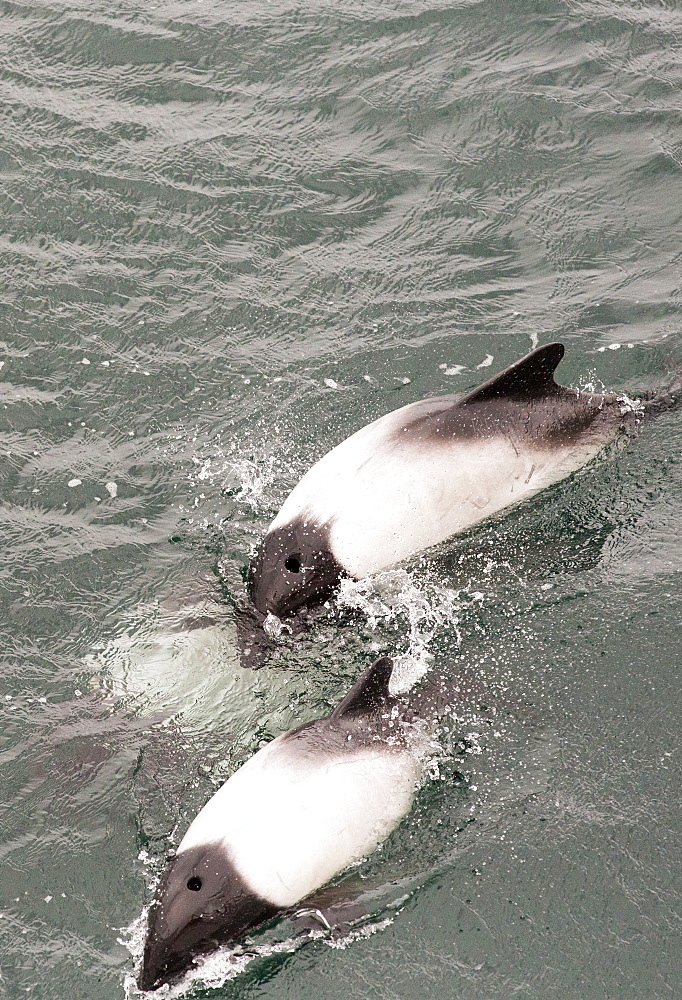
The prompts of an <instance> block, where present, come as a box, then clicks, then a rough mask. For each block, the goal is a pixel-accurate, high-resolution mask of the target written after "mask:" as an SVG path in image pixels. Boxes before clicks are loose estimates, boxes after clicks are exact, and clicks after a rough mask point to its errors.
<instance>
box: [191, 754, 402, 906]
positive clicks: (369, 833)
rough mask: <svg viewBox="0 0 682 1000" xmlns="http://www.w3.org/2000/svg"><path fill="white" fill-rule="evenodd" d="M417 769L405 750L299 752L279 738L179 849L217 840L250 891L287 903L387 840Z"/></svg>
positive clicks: (212, 804)
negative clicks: (330, 754) (338, 753)
mask: <svg viewBox="0 0 682 1000" xmlns="http://www.w3.org/2000/svg"><path fill="white" fill-rule="evenodd" d="M420 774H421V764H420V761H419V758H418V756H417V755H416V754H413V753H410V752H409V751H407V750H405V751H398V750H395V751H393V750H391V751H387V750H386V749H385V748H384V749H379V748H377V749H376V750H373V749H366V750H362V751H360V752H359V753H353V754H343V755H342V756H339V757H336V758H332V757H328V756H326V755H319V756H318V755H315V756H314V757H310V758H305V757H302V756H301V755H300V754H297V753H292V748H291V744H289V745H287V744H286V743H284V744H283V743H282V738H281V737H280V738H278V739H276V740H273V742H272V743H270V744H268V746H266V747H264V748H263V749H262V750H260V751H259V752H258V753H257V754H256V755H255V756H254V757H252V758H251V759H250V760H248V761H247V762H246V764H244V766H243V767H242V768H240V769H239V770H238V771H237V772H236V773H235V774H234V775H233V776H232V777H231V778H230V779H229V780H228V781H227V782H226V783H225V784H224V785H223V787H222V788H221V789H220V790H219V791H218V792H217V793H216V794H215V795H214V796H213V798H212V799H211V800H210V801H209V802H208V803H207V804H206V805H205V806H204V808H203V809H202V810H201V812H200V813H199V815H198V816H197V817H196V819H195V820H194V822H193V823H192V825H191V826H190V828H189V830H188V831H187V833H186V835H185V837H184V839H183V841H182V843H181V844H180V847H179V849H178V851H179V852H181V851H183V850H186V849H187V848H190V847H194V846H196V845H197V844H204V843H214V842H216V841H220V842H222V843H223V844H224V845H225V847H226V848H227V849H228V851H229V854H230V857H231V859H232V861H233V863H234V865H235V867H236V869H237V871H238V872H239V873H240V875H241V876H242V878H243V879H244V880H245V882H246V883H247V884H248V885H249V887H250V888H251V889H252V890H253V891H254V892H257V893H258V894H259V895H260V896H262V897H263V898H264V899H266V900H268V901H269V902H271V903H273V904H274V905H276V906H283V907H285V906H292V905H293V904H294V903H296V902H298V901H299V900H300V899H303V898H304V897H305V896H307V895H308V894H309V893H311V892H312V891H313V890H314V889H317V888H319V887H320V886H321V885H324V884H325V883H326V882H328V881H329V880H330V879H331V878H332V877H333V876H334V875H336V874H337V873H338V872H340V871H343V869H344V868H346V867H347V866H348V865H350V864H352V863H353V862H354V861H357V860H359V859H360V858H361V857H363V856H365V855H366V854H369V853H370V852H371V851H373V850H374V848H375V847H376V846H377V845H378V844H379V843H381V841H382V840H384V839H385V837H386V836H387V835H388V834H389V833H390V831H391V830H392V829H393V827H394V826H396V824H397V823H398V822H399V820H400V819H401V818H402V816H404V815H405V813H406V812H407V811H408V810H409V808H410V805H411V804H412V800H413V798H414V794H415V790H416V787H417V784H418V781H419V777H420Z"/></svg>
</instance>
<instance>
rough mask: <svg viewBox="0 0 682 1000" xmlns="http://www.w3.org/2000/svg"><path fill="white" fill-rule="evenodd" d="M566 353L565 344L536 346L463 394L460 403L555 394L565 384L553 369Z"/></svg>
mask: <svg viewBox="0 0 682 1000" xmlns="http://www.w3.org/2000/svg"><path fill="white" fill-rule="evenodd" d="M563 356H564V345H563V344H545V345H544V347H537V348H536V349H535V350H534V351H531V352H530V354H527V355H526V356H525V358H521V360H520V361H516V362H515V363H514V364H513V365H510V366H509V368H505V370H504V371H503V372H500V373H499V375H495V376H493V378H491V379H488V381H487V382H484V383H483V385H479V386H478V388H477V389H473V390H472V391H471V392H470V393H469V394H468V395H466V396H463V397H462V399H460V400H459V405H460V406H461V405H462V404H464V403H483V402H485V401H487V400H489V399H500V398H508V399H541V398H542V397H543V396H551V395H554V394H556V393H557V392H560V391H561V388H562V387H561V386H559V385H557V384H556V382H555V381H554V370H555V369H556V366H557V365H558V364H559V362H560V361H561V359H562V358H563Z"/></svg>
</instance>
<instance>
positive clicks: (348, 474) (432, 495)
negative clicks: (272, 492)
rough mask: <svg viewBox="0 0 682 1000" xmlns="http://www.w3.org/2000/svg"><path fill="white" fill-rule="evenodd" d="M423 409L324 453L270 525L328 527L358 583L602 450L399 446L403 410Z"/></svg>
mask: <svg viewBox="0 0 682 1000" xmlns="http://www.w3.org/2000/svg"><path fill="white" fill-rule="evenodd" d="M424 402H426V403H428V402H429V401H424ZM424 402H422V403H413V404H410V405H409V406H407V407H403V408H402V409H400V410H396V411H394V412H393V413H389V414H387V415H386V416H385V417H381V418H380V419H379V420H375V421H374V423H371V424H369V425H368V426H367V427H363V428H362V429H361V430H359V431H357V433H355V434H353V435H352V436H351V437H349V438H347V439H346V440H345V441H343V442H342V443H341V444H340V445H338V446H337V447H336V448H334V449H332V451H330V452H328V453H327V454H326V455H325V456H324V457H323V458H321V459H320V461H319V462H317V463H316V465H314V466H313V467H312V469H310V470H309V471H308V472H307V473H306V474H305V475H304V476H303V478H302V479H301V481H300V483H299V484H298V485H297V486H296V487H294V489H293V490H292V492H291V493H290V494H289V496H288V498H287V499H286V501H285V502H284V504H283V506H282V508H281V510H280V512H279V514H278V515H277V517H276V518H275V520H274V521H273V522H272V525H271V528H277V527H281V526H283V525H286V524H288V523H289V522H290V521H291V520H293V519H294V518H295V517H296V516H297V515H301V514H303V516H304V517H305V516H306V515H308V516H311V517H312V518H314V519H315V520H316V521H317V522H318V523H321V524H325V523H328V522H329V523H330V524H331V543H332V545H331V547H332V551H333V553H334V556H335V557H336V559H337V561H338V562H339V563H340V564H341V565H342V566H343V567H344V569H345V570H346V572H347V573H349V574H350V575H351V576H353V577H355V578H356V579H361V578H362V577H364V576H368V575H370V574H371V573H377V572H379V571H380V570H383V569H388V568H389V567H391V566H394V565H395V564H396V563H398V562H400V561H401V560H403V559H406V558H407V557H408V556H410V555H412V554H413V553H415V552H419V551H421V550H422V549H425V548H428V547H429V546H431V545H436V544H437V543H438V542H442V541H444V540H445V539H446V538H450V537H451V536H452V535H455V534H457V533H458V532H460V531H464V530H465V529H466V528H469V527H471V525H473V524H476V523H477V522H479V521H482V520H483V519H484V518H486V517H489V516H490V515H491V514H495V513H496V512H497V511H499V510H502V509H503V508H504V507H507V506H509V505H510V504H513V503H518V502H519V501H520V500H523V499H525V498H526V497H529V496H532V495H533V494H534V493H537V492H538V491H539V490H542V489H545V488H546V487H547V486H550V485H551V484H552V483H555V482H558V481H559V480H560V479H563V478H564V477H565V476H567V475H569V474H570V473H571V472H574V471H575V470H576V469H579V468H580V467H581V466H582V465H584V464H585V463H586V462H588V461H589V460H590V459H591V458H592V457H593V456H594V455H595V454H596V453H597V452H598V451H599V450H600V448H601V447H602V444H601V443H595V442H594V441H591V442H589V443H587V442H582V443H579V444H578V445H568V446H566V447H563V448H562V447H554V448H552V449H551V450H546V451H543V450H540V449H533V448H521V447H518V448H517V447H515V446H514V444H513V443H512V442H511V441H510V440H509V439H508V438H504V437H495V438H489V439H484V438H482V439H473V440H468V441H456V440H455V441H452V442H448V441H443V442H441V441H425V442H417V441H414V440H409V439H407V440H406V441H405V442H404V443H403V442H401V441H400V439H399V433H400V428H401V427H402V426H403V424H404V423H405V422H406V421H409V420H410V412H409V411H410V410H412V409H413V408H414V409H415V410H416V408H417V407H419V408H420V409H422V408H423V406H424ZM417 412H419V411H418V410H417Z"/></svg>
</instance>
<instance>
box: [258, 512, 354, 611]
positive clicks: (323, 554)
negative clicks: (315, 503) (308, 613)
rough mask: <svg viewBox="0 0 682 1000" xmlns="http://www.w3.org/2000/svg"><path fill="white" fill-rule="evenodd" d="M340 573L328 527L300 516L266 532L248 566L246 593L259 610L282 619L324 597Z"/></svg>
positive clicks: (333, 587)
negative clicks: (331, 545)
mask: <svg viewBox="0 0 682 1000" xmlns="http://www.w3.org/2000/svg"><path fill="white" fill-rule="evenodd" d="M343 575H344V571H343V567H342V566H340V565H339V563H338V562H337V561H336V559H335V558H334V555H333V553H332V551H331V547H330V538H329V526H328V525H324V526H321V525H320V524H318V523H317V522H316V521H315V520H313V519H312V518H309V519H306V518H305V516H304V515H301V516H299V517H297V518H295V519H294V520H293V521H290V522H289V524H287V525H284V526H283V527H281V528H274V529H271V530H270V531H269V532H268V533H267V535H266V536H265V538H264V539H263V541H262V542H261V545H260V547H259V549H258V552H257V553H256V555H255V557H254V559H253V561H252V563H251V566H250V569H249V577H248V585H249V593H250V594H251V599H252V600H253V603H254V604H255V606H256V608H257V610H258V611H260V612H261V613H262V614H268V612H270V613H271V614H273V615H277V617H278V618H281V617H284V616H286V615H290V614H292V613H293V612H294V611H297V610H298V608H302V607H304V606H310V605H313V604H318V603H319V602H320V601H323V600H325V599H326V598H327V597H329V595H330V594H331V593H333V591H334V589H335V587H336V586H337V584H338V582H339V580H340V579H341V577H342V576H343Z"/></svg>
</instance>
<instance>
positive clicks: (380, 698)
mask: <svg viewBox="0 0 682 1000" xmlns="http://www.w3.org/2000/svg"><path fill="white" fill-rule="evenodd" d="M392 672H393V660H392V659H391V657H390V656H382V657H381V658H380V659H378V660H376V661H375V662H374V663H373V664H372V666H371V667H367V669H366V670H365V671H363V673H362V674H361V675H360V676H359V677H358V679H357V680H356V682H355V684H354V685H353V687H352V688H351V689H350V691H349V692H348V694H347V695H346V697H345V698H344V699H343V701H341V702H339V704H338V705H337V706H336V708H335V709H334V711H333V712H332V714H331V716H330V721H331V722H338V721H339V719H342V718H343V716H344V715H355V714H356V713H358V712H370V711H371V710H372V709H373V708H378V707H379V705H381V704H382V702H385V701H386V700H387V699H388V697H389V693H388V682H389V681H390V679H391V674H392Z"/></svg>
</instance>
